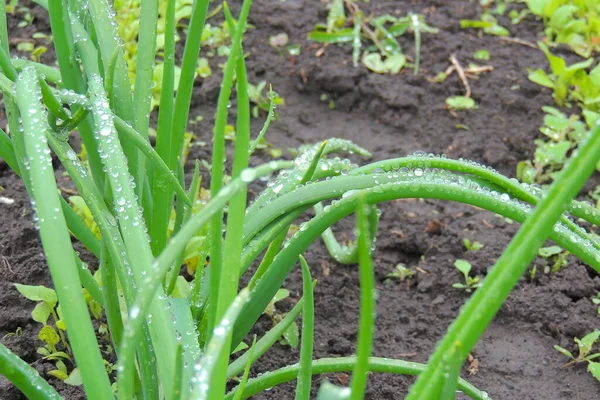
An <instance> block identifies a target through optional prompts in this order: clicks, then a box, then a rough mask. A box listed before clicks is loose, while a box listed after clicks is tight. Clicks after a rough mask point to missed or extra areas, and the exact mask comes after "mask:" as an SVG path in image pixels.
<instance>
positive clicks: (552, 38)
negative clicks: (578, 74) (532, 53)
mask: <svg viewBox="0 0 600 400" xmlns="http://www.w3.org/2000/svg"><path fill="white" fill-rule="evenodd" d="M525 3H527V6H528V7H529V9H530V10H531V12H532V13H533V14H535V15H537V16H539V17H542V18H543V19H544V26H545V29H544V33H545V34H546V37H547V40H548V42H549V43H550V44H552V45H553V46H556V45H559V44H566V45H567V46H569V47H571V49H572V50H573V51H574V52H575V53H577V54H578V55H580V56H582V57H589V56H590V55H592V53H593V52H594V51H598V50H600V16H599V15H598V6H599V5H600V3H599V2H598V1H597V0H592V1H570V0H552V1H550V0H526V1H525Z"/></svg>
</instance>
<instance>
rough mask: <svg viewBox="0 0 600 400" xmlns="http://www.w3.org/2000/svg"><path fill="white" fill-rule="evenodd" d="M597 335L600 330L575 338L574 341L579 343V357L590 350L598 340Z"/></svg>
mask: <svg viewBox="0 0 600 400" xmlns="http://www.w3.org/2000/svg"><path fill="white" fill-rule="evenodd" d="M598 337H600V330H596V331H594V332H591V333H588V334H587V335H585V336H584V337H583V338H582V339H581V340H579V339H575V342H576V343H577V345H579V355H580V357H585V356H587V355H588V354H589V352H590V350H592V346H593V345H594V343H595V342H596V340H598Z"/></svg>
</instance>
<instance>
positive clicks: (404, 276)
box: [383, 263, 417, 288]
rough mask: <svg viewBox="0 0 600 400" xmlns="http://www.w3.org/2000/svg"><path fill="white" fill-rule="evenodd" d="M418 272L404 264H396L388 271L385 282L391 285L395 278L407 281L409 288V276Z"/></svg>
mask: <svg viewBox="0 0 600 400" xmlns="http://www.w3.org/2000/svg"><path fill="white" fill-rule="evenodd" d="M416 273H417V271H413V270H412V269H410V268H407V267H406V266H405V265H404V264H402V263H400V264H397V265H396V267H395V268H394V270H393V271H392V272H390V273H388V274H387V275H386V276H385V280H384V281H383V283H384V284H386V285H389V284H391V283H392V281H393V280H397V281H399V282H400V283H402V282H405V281H406V287H407V288H408V278H410V277H411V276H413V275H415V274H416Z"/></svg>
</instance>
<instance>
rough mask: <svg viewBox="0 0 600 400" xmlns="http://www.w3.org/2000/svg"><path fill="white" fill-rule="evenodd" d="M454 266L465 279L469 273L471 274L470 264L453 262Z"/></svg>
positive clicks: (461, 261)
mask: <svg viewBox="0 0 600 400" xmlns="http://www.w3.org/2000/svg"><path fill="white" fill-rule="evenodd" d="M454 266H455V267H456V269H457V270H459V271H460V272H462V274H463V275H464V276H465V277H467V276H468V275H469V272H471V268H472V266H471V263H470V262H468V261H466V260H456V261H454Z"/></svg>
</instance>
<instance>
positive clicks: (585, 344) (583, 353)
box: [554, 330, 600, 381]
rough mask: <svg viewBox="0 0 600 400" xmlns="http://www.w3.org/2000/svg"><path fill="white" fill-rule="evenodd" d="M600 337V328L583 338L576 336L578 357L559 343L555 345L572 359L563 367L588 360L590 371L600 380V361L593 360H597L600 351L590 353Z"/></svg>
mask: <svg viewBox="0 0 600 400" xmlns="http://www.w3.org/2000/svg"><path fill="white" fill-rule="evenodd" d="M599 337H600V330H595V331H593V332H591V333H588V334H587V335H585V336H584V337H583V338H582V339H578V338H575V339H574V340H575V343H577V348H578V354H577V357H575V356H574V355H573V353H571V352H570V351H569V350H567V349H564V348H562V347H560V346H558V345H555V346H554V349H555V350H556V351H558V352H559V353H561V354H562V355H564V356H566V357H569V358H570V359H571V361H569V362H568V363H566V364H565V365H563V368H564V367H568V366H571V365H573V364H578V363H581V362H587V363H588V371H589V372H590V373H591V374H592V375H594V378H596V379H597V380H598V381H600V363H598V362H594V361H592V360H595V359H597V358H598V357H600V353H594V354H590V353H591V352H592V346H593V345H594V343H596V342H597V341H598V338H599Z"/></svg>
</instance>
